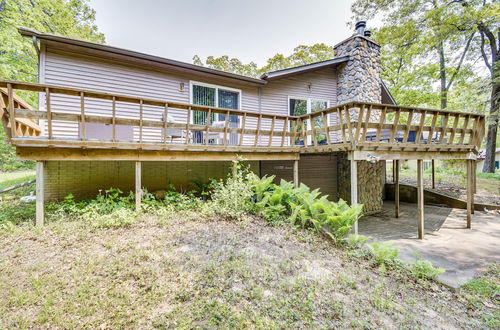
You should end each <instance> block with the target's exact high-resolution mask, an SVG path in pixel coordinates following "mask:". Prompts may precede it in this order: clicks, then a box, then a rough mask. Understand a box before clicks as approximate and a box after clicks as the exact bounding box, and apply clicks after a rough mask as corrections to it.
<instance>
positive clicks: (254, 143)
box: [253, 114, 262, 147]
mask: <svg viewBox="0 0 500 330" xmlns="http://www.w3.org/2000/svg"><path fill="white" fill-rule="evenodd" d="M261 120H262V114H259V118H258V119H257V130H256V132H255V140H254V141H253V146H254V147H255V146H257V141H258V140H259V135H260V122H261Z"/></svg>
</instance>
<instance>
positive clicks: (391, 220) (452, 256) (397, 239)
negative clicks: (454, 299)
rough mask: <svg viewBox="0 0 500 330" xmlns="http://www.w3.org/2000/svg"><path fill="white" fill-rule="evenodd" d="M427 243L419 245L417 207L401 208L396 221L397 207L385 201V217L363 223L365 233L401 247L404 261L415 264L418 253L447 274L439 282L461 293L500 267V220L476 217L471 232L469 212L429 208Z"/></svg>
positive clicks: (494, 216)
mask: <svg viewBox="0 0 500 330" xmlns="http://www.w3.org/2000/svg"><path fill="white" fill-rule="evenodd" d="M424 212H425V237H424V239H423V240H419V239H417V219H418V214H417V205H416V204H408V203H401V204H400V217H399V218H395V217H394V203H393V202H391V201H385V202H384V207H383V211H382V212H381V213H380V214H376V215H371V216H366V217H363V218H362V219H361V220H360V221H359V233H360V234H362V235H365V236H370V237H372V238H374V239H376V240H379V241H391V242H393V243H394V245H396V246H399V247H400V253H399V258H400V259H401V260H403V261H406V262H412V261H414V260H415V256H414V253H413V251H416V252H418V253H419V254H420V255H421V256H422V257H423V258H424V259H427V260H429V261H431V262H432V264H433V265H434V266H436V267H442V268H445V269H446V272H445V273H444V274H442V275H440V276H439V277H438V280H440V281H441V282H442V283H444V284H446V285H448V286H450V287H453V288H458V287H460V286H461V285H463V284H464V283H466V282H467V281H469V280H470V279H472V278H474V277H476V276H478V275H480V274H481V273H482V272H484V271H486V269H487V268H488V265H489V264H490V263H492V262H500V215H499V214H498V213H488V212H482V211H476V212H475V214H473V215H472V229H467V228H466V220H465V219H466V210H461V209H452V208H448V207H441V206H433V205H426V206H425V211H424Z"/></svg>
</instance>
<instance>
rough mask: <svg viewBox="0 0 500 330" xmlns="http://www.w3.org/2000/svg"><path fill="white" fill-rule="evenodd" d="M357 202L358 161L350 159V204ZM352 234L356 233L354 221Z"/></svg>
mask: <svg viewBox="0 0 500 330" xmlns="http://www.w3.org/2000/svg"><path fill="white" fill-rule="evenodd" d="M355 204H358V162H357V161H356V160H351V205H355ZM354 234H355V235H357V234H358V222H357V221H356V222H355V223H354Z"/></svg>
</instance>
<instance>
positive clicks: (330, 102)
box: [0, 22, 484, 235]
mask: <svg viewBox="0 0 500 330" xmlns="http://www.w3.org/2000/svg"><path fill="white" fill-rule="evenodd" d="M356 29H357V30H356V33H355V34H354V35H352V36H350V37H348V38H347V39H345V40H343V41H341V42H340V43H338V44H337V45H336V46H335V58H333V59H330V60H327V61H323V62H318V63H313V64H309V65H303V66H300V67H294V68H290V69H285V70H279V71H274V72H268V73H266V74H264V75H263V76H262V77H260V78H251V77H246V76H241V75H236V74H232V73H227V72H222V71H218V70H213V69H209V68H205V67H200V66H196V65H193V64H189V63H183V62H179V61H174V60H171V59H166V58H161V57H157V56H152V55H148V54H143V53H139V52H134V51H130V50H126V49H122V48H117V47H112V46H108V45H102V44H96V43H92V42H88V41H83V40H78V39H73V38H68V37H63V36H58V35H53V34H46V33H40V32H37V31H32V30H28V29H24V28H20V29H19V33H21V34H22V35H23V36H25V37H28V38H30V39H32V40H33V42H34V46H35V47H36V49H37V52H38V54H39V83H37V84H33V83H23V82H16V81H0V87H3V88H5V90H4V92H3V95H4V96H3V103H4V105H3V106H2V107H0V108H3V110H2V115H3V121H4V124H5V125H6V127H7V128H8V129H9V130H10V132H11V136H10V143H12V145H14V146H16V149H17V154H18V156H19V157H20V158H22V159H33V160H36V161H37V169H38V178H39V180H38V181H37V182H38V188H37V196H38V200H39V207H38V210H39V218H40V219H42V218H43V200H53V199H56V200H57V199H61V198H63V197H64V196H65V195H67V194H68V193H72V194H73V195H75V196H77V197H87V196H94V195H95V194H96V193H97V192H98V190H99V189H107V188H109V187H117V188H120V189H122V190H124V191H128V190H134V189H135V191H136V192H137V196H138V197H140V194H141V188H143V187H145V188H147V189H148V190H149V191H154V190H157V189H162V188H164V187H166V186H167V185H168V184H174V185H176V186H181V187H184V188H186V187H189V185H190V184H192V183H193V182H195V181H201V182H204V181H207V180H208V179H209V178H217V177H224V176H225V175H226V173H227V172H228V169H229V167H230V166H231V161H232V160H234V159H236V158H238V157H242V158H243V159H245V160H246V161H248V164H249V166H250V168H251V169H252V170H253V171H255V172H257V173H258V174H260V175H265V174H272V175H276V176H277V178H284V179H287V180H293V181H294V182H295V184H298V183H299V182H303V183H305V184H307V185H309V186H311V187H313V188H320V189H321V191H322V192H323V193H325V194H328V195H329V196H330V198H332V199H338V198H343V199H345V200H348V201H351V202H352V203H356V202H359V203H363V205H364V210H365V212H367V213H369V212H377V211H378V210H380V208H381V206H382V203H383V200H382V197H383V189H384V180H385V162H384V161H381V160H396V161H397V160H399V159H418V160H419V164H420V165H419V166H420V167H421V161H422V159H440V158H443V159H464V160H469V162H468V163H471V164H472V162H473V161H474V160H475V157H476V156H475V155H476V152H477V147H478V143H479V141H481V139H482V136H483V134H484V117H483V116H481V115H477V114H473V113H457V112H449V111H437V110H432V109H420V108H411V107H400V106H397V105H396V104H395V102H394V101H393V99H392V98H391V96H390V93H389V92H388V90H387V88H386V87H385V85H384V84H383V83H382V81H381V79H380V70H381V68H380V46H379V45H378V44H377V43H375V42H374V41H373V40H371V39H370V38H369V35H365V31H364V29H365V23H364V22H359V23H358V24H357V25H356ZM18 90H19V91H32V92H37V93H39V104H38V109H31V108H30V107H29V105H26V104H23V103H22V100H21V99H20V98H19V97H17V96H16V95H15V94H14V91H18ZM11 114H13V115H11ZM28 119H31V120H34V121H38V125H39V130H38V131H37V134H32V133H30V132H28V133H27V131H26V130H25V129H23V127H24V126H22V125H23V124H22V123H21V122H20V120H23V121H24V122H26V121H27V120H28ZM34 125H35V124H34ZM351 183H352V184H351ZM137 204H138V205H139V204H140V198H138V200H137ZM421 204H422V203H421ZM396 205H399V204H398V202H397V203H396ZM397 207H398V206H397ZM419 210H420V214H421V217H420V220H421V223H422V226H421V228H420V227H419V228H420V231H421V234H422V235H423V206H422V205H420V206H419ZM398 212H399V211H398V209H396V214H397V213H398ZM40 221H41V220H40Z"/></svg>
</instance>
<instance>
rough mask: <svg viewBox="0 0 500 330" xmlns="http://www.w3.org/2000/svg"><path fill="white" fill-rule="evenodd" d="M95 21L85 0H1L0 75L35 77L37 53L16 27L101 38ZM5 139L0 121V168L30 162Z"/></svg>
mask: <svg viewBox="0 0 500 330" xmlns="http://www.w3.org/2000/svg"><path fill="white" fill-rule="evenodd" d="M94 21H95V11H94V9H92V8H91V7H90V6H89V5H88V2H87V0H9V1H7V0H0V77H1V78H2V79H13V80H22V81H32V82H36V81H37V80H38V68H37V67H38V60H37V59H38V56H37V54H36V52H35V49H34V47H33V42H32V40H30V39H28V38H24V37H22V36H21V35H20V34H19V33H18V31H17V27H19V26H22V27H26V28H30V29H34V30H37V31H40V32H49V33H56V34H61V35H65V36H69V37H75V38H79V39H85V40H90V41H94V42H104V35H103V34H102V33H100V32H99V31H98V29H97V26H96V25H95V23H94ZM23 97H24V98H25V99H26V100H27V101H28V102H30V103H34V102H35V101H36V97H35V94H34V93H31V94H29V95H23ZM4 139H5V132H4V129H3V125H0V170H12V169H19V168H23V167H26V166H29V164H30V163H29V162H22V161H19V160H17V159H16V156H15V150H14V148H13V147H11V146H10V145H8V144H6V143H5V142H4Z"/></svg>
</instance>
